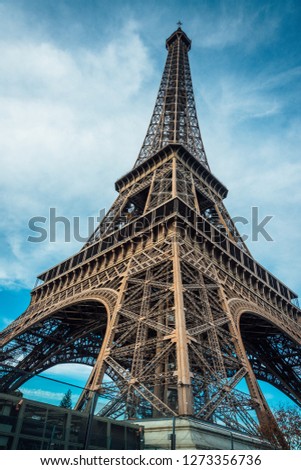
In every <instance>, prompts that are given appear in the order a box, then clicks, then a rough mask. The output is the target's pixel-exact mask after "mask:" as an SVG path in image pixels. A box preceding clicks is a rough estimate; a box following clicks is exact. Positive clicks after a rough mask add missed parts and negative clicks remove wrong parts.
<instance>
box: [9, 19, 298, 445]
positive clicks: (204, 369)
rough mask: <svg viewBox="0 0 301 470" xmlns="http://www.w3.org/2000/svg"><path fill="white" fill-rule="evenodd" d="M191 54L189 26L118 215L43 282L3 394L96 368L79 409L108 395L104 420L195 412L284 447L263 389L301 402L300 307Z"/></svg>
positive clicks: (17, 339)
mask: <svg viewBox="0 0 301 470" xmlns="http://www.w3.org/2000/svg"><path fill="white" fill-rule="evenodd" d="M190 45H191V42H190V40H189V39H188V38H187V36H186V35H185V33H184V32H183V31H182V30H181V29H180V28H179V29H178V30H177V31H175V33H173V34H172V35H171V36H170V38H169V39H168V40H167V48H168V57H167V62H166V66H165V69H164V73H163V79H162V82H161V86H160V90H159V95H158V98H157V101H156V105H155V110H154V114H153V116H152V119H151V124H150V127H149V129H148V132H147V136H146V139H145V141H144V144H143V146H142V150H141V152H140V154H139V157H138V160H137V162H136V165H135V166H134V168H133V169H132V170H131V171H130V172H129V173H128V174H126V175H125V176H123V177H122V178H121V179H119V180H118V181H117V182H116V189H117V191H118V192H119V196H118V197H117V199H116V201H115V202H114V204H113V206H112V207H111V209H110V211H109V212H108V213H107V215H106V216H105V217H104V219H103V220H102V222H101V223H100V224H99V227H98V228H97V230H96V231H95V233H94V234H93V236H92V237H91V238H90V240H89V241H88V243H87V244H86V245H85V246H84V247H83V248H82V250H81V251H80V252H78V253H77V254H75V255H74V256H72V257H71V258H69V259H67V260H65V261H63V262H62V263H61V264H59V265H57V266H55V267H53V268H51V269H50V270H48V271H46V272H44V273H43V274H41V275H40V276H39V279H40V282H42V283H41V285H39V286H37V287H36V288H35V289H33V291H32V298H31V303H30V306H29V307H28V309H27V310H26V311H25V312H24V313H23V314H22V315H21V316H20V317H19V318H18V319H17V320H15V321H14V322H13V323H12V324H10V325H9V326H8V327H7V328H6V329H5V330H4V331H3V332H2V334H1V348H2V350H1V351H2V352H1V359H2V371H1V390H2V391H5V392H7V391H10V390H15V389H17V388H18V387H20V386H21V385H22V384H23V383H24V382H25V381H26V380H28V377H31V376H34V375H35V374H38V373H40V372H42V371H44V370H45V369H48V368H49V367H51V366H54V365H56V364H60V363H66V362H68V363H83V364H88V365H91V366H92V372H91V375H90V377H89V380H88V383H87V385H86V390H85V392H84V393H83V394H82V395H81V397H80V399H79V401H78V403H77V405H76V408H77V409H79V410H83V411H85V410H88V409H89V406H91V397H92V395H93V392H94V391H98V392H99V393H100V394H105V396H106V397H107V402H106V405H105V406H104V407H103V408H102V410H101V411H100V412H99V413H100V415H102V416H107V417H113V418H118V417H122V418H124V417H126V418H139V419H141V418H147V417H160V416H194V417H197V418H200V419H203V420H207V421H211V422H217V423H223V424H225V425H226V426H228V427H231V428H234V429H239V430H242V431H245V432H247V433H249V434H250V435H260V436H264V437H269V438H270V439H272V440H274V442H276V443H278V445H280V446H282V447H285V446H286V443H285V441H284V439H283V437H282V435H281V433H280V431H279V429H278V427H277V424H276V422H275V420H274V417H273V414H272V412H271V410H270V409H269V406H268V404H267V402H266V400H265V397H264V395H263V393H262V391H261V389H260V386H259V384H258V380H263V381H265V382H269V383H271V384H273V385H274V386H276V387H277V388H278V389H280V390H281V391H283V392H284V393H285V394H286V395H287V396H289V397H290V398H291V399H292V400H294V401H295V402H296V403H297V404H298V405H301V387H300V357H301V355H300V352H301V329H300V310H299V308H297V307H296V306H295V305H294V304H293V302H292V300H293V299H294V298H296V294H295V293H294V292H292V291H291V290H290V289H289V288H288V287H287V286H285V285H284V284H283V283H281V282H280V281H279V280H278V279H277V278H276V277H274V276H273V275H272V274H271V273H270V272H268V271H267V270H266V269H264V268H263V267H262V266H261V265H260V264H259V263H257V262H256V261H255V259H254V258H253V257H252V256H251V255H250V253H249V251H248V249H247V248H246V246H245V244H244V242H243V240H242V239H241V237H240V235H239V233H238V232H237V230H236V228H235V226H234V224H233V222H232V220H231V218H230V216H229V214H228V212H227V210H226V208H225V206H224V204H223V199H224V198H225V197H226V196H227V189H226V188H225V187H224V185H223V184H222V183H221V182H220V181H219V180H218V179H217V178H216V177H215V176H214V175H213V174H212V173H211V171H210V169H209V166H208V163H207V159H206V155H205V151H204V147H203V143H202V139H201V134H200V131H199V126H198V122H197V117H196V111H195V105H194V98H193V90H192V84H191V77H190V69H189V63H188V51H189V49H190ZM108 382H109V386H108V387H107V386H106V385H105V384H106V383H108ZM243 382H244V383H245V384H246V385H247V387H246V388H247V390H248V393H245V392H242V391H241V390H240V389H239V385H240V384H242V383H243Z"/></svg>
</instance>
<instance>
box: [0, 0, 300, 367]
mask: <svg viewBox="0 0 301 470" xmlns="http://www.w3.org/2000/svg"><path fill="white" fill-rule="evenodd" d="M178 20H181V21H182V22H183V30H184V31H185V32H186V33H187V35H188V36H189V37H190V38H191V39H192V49H191V52H190V53H189V55H190V66H191V71H192V80H193V85H194V93H195V100H196V106H197V111H198V116H199V123H200V128H201V132H202V137H203V141H204V145H205V149H206V152H207V157H208V160H209V164H210V166H211V169H212V171H213V173H214V174H215V175H216V176H217V177H218V179H220V180H221V181H222V182H223V183H224V184H225V185H226V186H227V188H228V189H229V195H228V197H227V200H226V201H225V203H226V206H227V208H228V210H229V212H230V214H231V215H232V216H233V217H234V216H236V217H237V216H242V217H245V218H246V219H248V221H249V224H248V225H247V226H242V225H239V224H238V229H241V232H242V233H243V234H247V235H248V240H247V245H248V247H249V249H250V251H251V253H252V254H253V256H254V257H255V258H256V259H257V261H259V262H260V263H261V264H263V265H264V266H265V267H266V268H267V269H269V270H270V271H271V272H272V273H273V274H274V275H276V276H277V277H279V278H280V279H281V280H282V281H283V282H284V283H286V284H287V285H288V286H289V287H290V288H291V289H293V290H294V291H296V292H297V293H300V292H301V279H300V275H299V265H300V261H301V254H300V235H299V233H300V228H301V219H300V207H301V159H300V148H301V115H300V109H301V106H300V104H301V103H300V101H301V81H300V77H301V50H300V39H301V37H300V36H301V31H300V22H301V3H300V1H299V0H287V1H285V2H284V1H274V0H273V1H272V0H270V1H263V0H260V1H257V0H252V1H248V0H245V1H244V0H240V1H238V0H227V1H221V0H207V1H202V0H199V1H194V0H185V1H179V0H178V1H164V0H160V1H159V0H157V1H149V2H142V1H137V0H131V1H126V0H125V1H119V0H110V1H102V0H43V1H41V0H0V160H1V161H0V165H1V166H0V168H1V172H0V192H1V195H0V196H1V207H0V246H1V251H0V329H2V328H4V327H5V326H6V325H7V324H9V323H10V322H11V321H12V320H13V319H14V318H16V317H17V316H18V315H19V314H21V313H22V312H23V311H24V310H25V309H26V307H27V306H28V303H29V299H30V295H29V293H30V290H31V289H32V287H33V286H34V283H35V279H36V276H37V275H38V274H39V273H41V272H43V271H44V270H46V269H48V268H50V267H51V266H53V265H55V264H56V263H58V262H60V261H62V260H63V259H64V258H66V257H68V256H70V255H72V254H74V253H75V252H76V251H78V250H79V249H80V248H81V246H82V243H80V242H78V241H76V240H74V238H73V237H72V238H71V241H70V242H66V241H65V239H64V231H63V230H62V224H61V226H60V228H59V224H57V232H56V237H55V241H50V240H49V230H48V228H49V214H50V209H51V208H52V209H55V211H56V215H57V216H63V217H66V218H68V219H69V220H70V221H71V222H72V221H73V220H74V218H75V217H79V218H80V223H81V225H80V232H81V236H82V237H85V236H87V234H88V218H89V217H90V218H94V217H97V215H98V213H99V211H100V210H102V209H105V210H108V209H109V207H110V205H111V204H112V203H113V201H114V199H115V197H116V193H115V190H114V182H115V181H116V180H117V179H118V178H119V177H120V176H122V175H123V174H124V173H126V172H127V171H129V170H130V169H131V168H132V166H133V165H134V162H135V160H136V158H137V155H138V153H139V150H140V147H141V145H142V142H143V139H144V136H145V133H146V130H147V126H148V123H149V120H150V117H151V113H152V110H153V106H154V103H155V99H156V94H157V91H158V88H159V83H160V79H161V75H162V72H163V67H164V63H165V59H166V49H165V39H166V38H167V37H168V36H169V35H170V34H171V33H172V32H173V31H174V30H175V29H176V28H177V25H176V23H177V22H178ZM252 207H258V208H259V219H260V220H261V219H263V218H264V217H265V216H269V215H271V216H273V217H272V219H271V221H270V222H269V223H268V224H267V226H266V230H267V231H268V233H269V235H270V236H271V238H272V239H273V241H267V240H265V239H264V238H263V237H262V236H259V239H258V241H255V240H252V236H251V221H250V214H251V210H252V209H251V208H252ZM35 217H44V218H45V219H43V220H45V223H42V224H41V226H43V227H44V228H46V230H47V233H48V237H47V239H46V240H45V241H43V242H39V243H37V242H32V241H31V242H30V241H28V238H29V237H30V236H31V237H32V236H36V234H35V233H33V232H32V231H31V230H30V228H29V223H30V221H32V219H33V218H35ZM75 367H79V366H75ZM78 370H79V369H78ZM85 373H86V372H85ZM62 376H64V373H63V372H62Z"/></svg>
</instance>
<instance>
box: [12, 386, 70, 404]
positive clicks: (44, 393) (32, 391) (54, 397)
mask: <svg viewBox="0 0 301 470" xmlns="http://www.w3.org/2000/svg"><path fill="white" fill-rule="evenodd" d="M20 390H21V392H22V393H23V394H24V396H25V397H26V398H29V399H32V400H46V401H55V402H59V401H60V400H61V399H62V398H63V396H64V395H65V393H63V392H62V393H61V392H51V391H49V390H43V389H42V388H27V387H21V388H20ZM78 398H79V395H75V394H72V400H77V399H78Z"/></svg>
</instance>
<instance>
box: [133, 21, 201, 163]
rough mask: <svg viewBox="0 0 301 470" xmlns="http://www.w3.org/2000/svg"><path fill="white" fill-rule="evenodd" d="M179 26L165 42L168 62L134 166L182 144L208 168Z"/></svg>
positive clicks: (186, 40) (186, 42) (185, 45)
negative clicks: (170, 147)
mask: <svg viewBox="0 0 301 470" xmlns="http://www.w3.org/2000/svg"><path fill="white" fill-rule="evenodd" d="M190 47H191V40H190V39H189V38H188V37H187V36H186V34H185V33H184V32H183V31H182V29H181V28H180V27H179V28H178V29H177V30H176V31H175V32H174V33H173V34H172V35H171V36H170V37H169V38H168V39H167V40H166V48H167V50H168V55H167V60H166V64H165V68H164V72H163V76H162V80H161V84H160V88H159V92H158V96H157V100H156V104H155V108H154V111H153V115H152V118H151V121H150V125H149V128H148V130H147V134H146V137H145V139H144V142H143V145H142V148H141V150H140V153H139V156H138V158H137V161H136V164H135V166H137V165H139V164H140V163H142V162H143V161H144V160H146V159H147V158H149V157H151V156H152V155H154V154H155V153H156V152H158V151H159V150H161V149H162V148H163V147H165V146H166V145H167V144H181V145H183V146H184V147H185V148H186V149H187V150H188V151H189V152H190V153H191V154H192V155H193V156H194V157H195V158H196V159H197V160H199V161H201V162H202V164H203V165H204V166H205V167H207V169H209V166H208V162H207V158H206V153H205V150H204V146H203V142H202V137H201V133H200V129H199V124H198V118H197V113H196V108H195V102H194V95H193V88H192V81H191V74H190V66H189V60H188V51H189V50H190Z"/></svg>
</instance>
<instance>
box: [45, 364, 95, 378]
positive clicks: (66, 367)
mask: <svg viewBox="0 0 301 470" xmlns="http://www.w3.org/2000/svg"><path fill="white" fill-rule="evenodd" d="M91 370H92V368H91V367H90V366H86V365H83V364H60V365H57V366H54V367H52V368H51V369H49V370H48V371H46V372H44V373H43V375H47V376H48V377H59V376H60V377H64V378H65V379H66V378H72V379H76V380H81V379H85V380H86V379H87V378H88V376H89V374H90V372H91Z"/></svg>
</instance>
